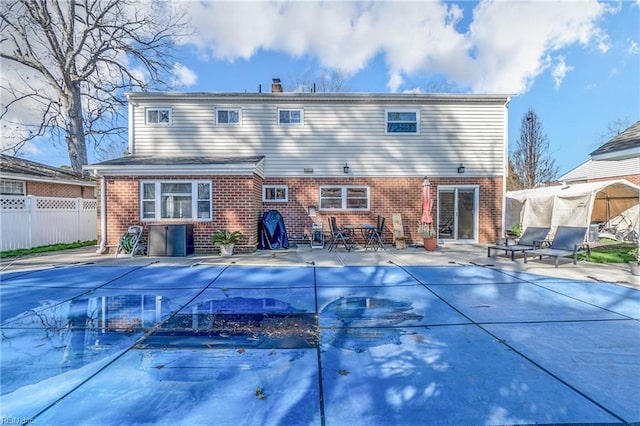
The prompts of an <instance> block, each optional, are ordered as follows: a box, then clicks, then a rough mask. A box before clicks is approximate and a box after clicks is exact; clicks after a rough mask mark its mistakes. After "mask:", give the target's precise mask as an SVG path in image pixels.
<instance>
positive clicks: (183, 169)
mask: <svg viewBox="0 0 640 426" xmlns="http://www.w3.org/2000/svg"><path fill="white" fill-rule="evenodd" d="M127 96H128V100H129V149H128V150H129V152H130V155H128V156H125V157H122V158H117V159H114V160H110V161H105V162H101V163H98V164H93V165H89V166H87V167H86V170H89V171H91V172H92V173H93V174H94V175H95V176H97V177H98V179H99V191H101V195H100V199H101V201H102V202H103V203H104V208H103V209H102V211H103V212H106V215H105V216H104V217H103V218H101V219H100V225H99V228H100V229H99V234H100V235H101V242H102V244H103V245H108V246H114V245H116V244H117V241H118V238H119V236H120V235H121V234H122V233H123V232H124V231H125V230H126V228H127V226H129V225H132V224H142V225H144V226H145V227H147V226H148V225H154V224H172V223H178V224H185V223H186V224H190V225H189V226H191V225H192V226H193V235H194V244H195V251H196V252H200V253H207V252H213V250H214V246H213V244H212V243H211V241H210V236H211V234H213V233H214V232H215V231H216V230H217V229H229V230H240V231H241V232H242V233H243V234H244V237H243V240H242V242H241V243H240V245H239V246H240V249H241V250H245V251H251V250H255V249H256V247H257V244H258V241H259V238H258V237H259V235H258V229H259V228H258V223H259V221H260V218H261V217H262V214H263V212H265V211H268V210H271V209H276V210H278V211H280V213H282V215H283V217H284V221H285V225H286V228H287V232H288V234H289V237H290V238H291V239H294V240H295V239H302V238H303V237H304V236H309V235H310V234H311V229H312V224H313V223H321V224H323V226H324V230H325V233H328V218H329V217H330V216H336V217H337V220H338V223H339V224H347V223H352V224H360V223H375V221H376V217H377V215H382V216H384V217H385V218H386V219H387V220H386V224H387V225H386V231H385V234H384V239H385V242H391V241H392V238H393V232H392V231H393V225H392V214H393V213H401V215H402V219H403V225H404V234H405V236H406V237H407V239H408V241H409V242H419V241H422V238H421V237H419V236H418V235H417V228H418V224H419V222H420V218H421V191H422V183H423V178H424V176H428V177H429V179H430V181H431V194H432V196H433V199H434V210H433V212H432V213H433V216H434V222H435V223H434V225H435V226H436V227H438V226H444V225H447V230H448V232H447V233H446V234H441V235H440V238H443V239H446V240H448V241H464V242H490V241H494V240H495V238H496V236H499V235H501V234H502V227H503V194H504V190H505V179H504V177H505V175H506V173H505V168H506V153H507V116H508V114H507V105H508V103H509V97H508V96H506V95H467V94H360V93H348V94H347V93H282V90H281V85H280V84H279V81H275V80H274V84H273V87H272V93H129V94H128V95H127ZM449 230H451V231H450V232H449ZM236 247H238V245H237V246H236Z"/></svg>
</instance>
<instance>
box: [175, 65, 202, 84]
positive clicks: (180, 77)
mask: <svg viewBox="0 0 640 426" xmlns="http://www.w3.org/2000/svg"><path fill="white" fill-rule="evenodd" d="M172 74H173V81H172V85H173V86H176V87H189V86H193V85H194V84H196V83H197V82H198V76H197V75H196V73H194V72H193V71H192V70H190V69H189V68H188V67H186V66H185V65H182V64H181V63H179V62H176V63H175V64H173V69H172Z"/></svg>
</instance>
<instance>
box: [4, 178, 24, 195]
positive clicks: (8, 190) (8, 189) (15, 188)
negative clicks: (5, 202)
mask: <svg viewBox="0 0 640 426" xmlns="http://www.w3.org/2000/svg"><path fill="white" fill-rule="evenodd" d="M0 194H2V195H24V194H25V191H24V182H23V181H21V180H8V179H2V180H0Z"/></svg>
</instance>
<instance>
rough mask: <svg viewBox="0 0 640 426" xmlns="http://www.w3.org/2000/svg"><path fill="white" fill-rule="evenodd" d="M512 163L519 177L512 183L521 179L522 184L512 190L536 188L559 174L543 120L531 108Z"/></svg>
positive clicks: (522, 127) (522, 123)
mask: <svg viewBox="0 0 640 426" xmlns="http://www.w3.org/2000/svg"><path fill="white" fill-rule="evenodd" d="M510 163H511V165H512V167H513V173H514V174H515V175H516V176H517V178H518V179H517V180H513V181H512V183H513V182H514V181H516V182H517V181H519V182H520V184H521V185H522V188H509V189H510V190H512V189H523V188H534V187H535V186H536V185H538V184H541V183H544V182H549V181H552V180H554V179H555V178H556V176H557V174H558V167H557V166H556V163H555V160H554V159H553V158H552V157H551V155H550V153H549V142H548V140H547V135H546V134H545V133H544V131H543V130H542V122H541V121H540V119H539V118H538V116H537V115H536V113H535V112H534V111H533V109H531V108H529V110H528V111H527V113H526V114H525V115H524V117H522V122H521V124H520V138H519V139H518V142H517V144H516V149H515V151H513V153H512V154H511V158H510Z"/></svg>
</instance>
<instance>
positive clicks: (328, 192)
mask: <svg viewBox="0 0 640 426" xmlns="http://www.w3.org/2000/svg"><path fill="white" fill-rule="evenodd" d="M320 210H369V187H368V186H321V187H320Z"/></svg>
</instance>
